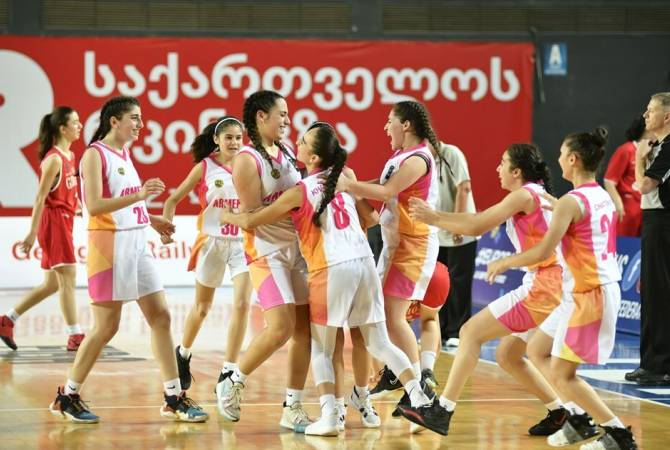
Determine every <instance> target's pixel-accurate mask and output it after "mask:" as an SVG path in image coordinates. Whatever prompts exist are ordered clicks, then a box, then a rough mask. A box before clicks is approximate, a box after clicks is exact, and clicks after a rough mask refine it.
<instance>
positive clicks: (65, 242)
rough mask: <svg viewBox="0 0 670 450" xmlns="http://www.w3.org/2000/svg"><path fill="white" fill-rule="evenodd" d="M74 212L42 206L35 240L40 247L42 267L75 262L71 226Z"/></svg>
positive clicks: (49, 268)
mask: <svg viewBox="0 0 670 450" xmlns="http://www.w3.org/2000/svg"><path fill="white" fill-rule="evenodd" d="M73 226H74V214H72V213H71V212H69V211H67V210H65V209H60V208H44V211H42V219H41V220H40V227H39V230H38V231H37V242H39V244H40V247H42V269H44V270H51V269H53V268H54V267H57V266H63V265H66V264H75V263H76V262H77V260H76V259H75V257H74V242H73V240H72V228H73Z"/></svg>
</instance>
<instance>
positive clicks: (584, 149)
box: [563, 127, 607, 172]
mask: <svg viewBox="0 0 670 450" xmlns="http://www.w3.org/2000/svg"><path fill="white" fill-rule="evenodd" d="M563 142H564V143H565V145H566V146H567V147H568V149H569V150H570V152H571V153H575V154H576V155H577V156H579V159H580V160H581V161H582V166H583V167H584V170H586V171H587V172H595V171H596V170H598V166H599V165H600V163H601V162H602V160H603V157H604V156H605V144H606V143H607V130H606V129H604V128H602V127H598V128H596V129H595V130H594V131H592V132H585V133H572V134H569V135H568V136H567V137H566V138H565V139H564V140H563Z"/></svg>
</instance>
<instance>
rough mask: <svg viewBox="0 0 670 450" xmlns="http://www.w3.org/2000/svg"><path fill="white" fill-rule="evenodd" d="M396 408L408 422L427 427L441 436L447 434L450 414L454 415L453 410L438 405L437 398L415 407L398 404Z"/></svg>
mask: <svg viewBox="0 0 670 450" xmlns="http://www.w3.org/2000/svg"><path fill="white" fill-rule="evenodd" d="M398 409H399V410H400V414H402V416H403V417H404V418H405V419H407V420H409V421H410V422H413V423H415V424H417V425H421V426H422V427H424V428H428V429H429V430H431V431H434V432H435V433H438V434H441V435H442V436H446V435H447V434H449V422H450V421H451V416H453V415H454V412H453V411H447V410H446V409H445V408H444V407H442V406H441V405H440V402H439V401H438V400H437V399H435V400H433V402H432V403H430V404H428V405H423V406H419V407H417V408H414V407H412V406H407V405H399V406H398Z"/></svg>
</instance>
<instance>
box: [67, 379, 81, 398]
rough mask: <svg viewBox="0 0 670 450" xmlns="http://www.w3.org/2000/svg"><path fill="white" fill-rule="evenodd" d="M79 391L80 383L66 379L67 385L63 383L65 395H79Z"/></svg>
mask: <svg viewBox="0 0 670 450" xmlns="http://www.w3.org/2000/svg"><path fill="white" fill-rule="evenodd" d="M80 389H81V383H77V382H75V381H72V380H70V379H69V378H68V380H67V383H65V395H70V394H79V390H80Z"/></svg>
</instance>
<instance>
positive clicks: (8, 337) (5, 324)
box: [0, 316, 16, 350]
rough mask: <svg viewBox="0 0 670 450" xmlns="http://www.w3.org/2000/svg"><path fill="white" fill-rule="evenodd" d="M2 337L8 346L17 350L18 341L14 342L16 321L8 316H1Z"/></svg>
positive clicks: (0, 334) (0, 336) (0, 333)
mask: <svg viewBox="0 0 670 450" xmlns="http://www.w3.org/2000/svg"><path fill="white" fill-rule="evenodd" d="M0 339H2V342H4V343H5V344H6V345H7V347H9V348H11V349H12V350H16V342H14V322H12V319H10V318H9V317H7V316H2V317H0Z"/></svg>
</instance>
